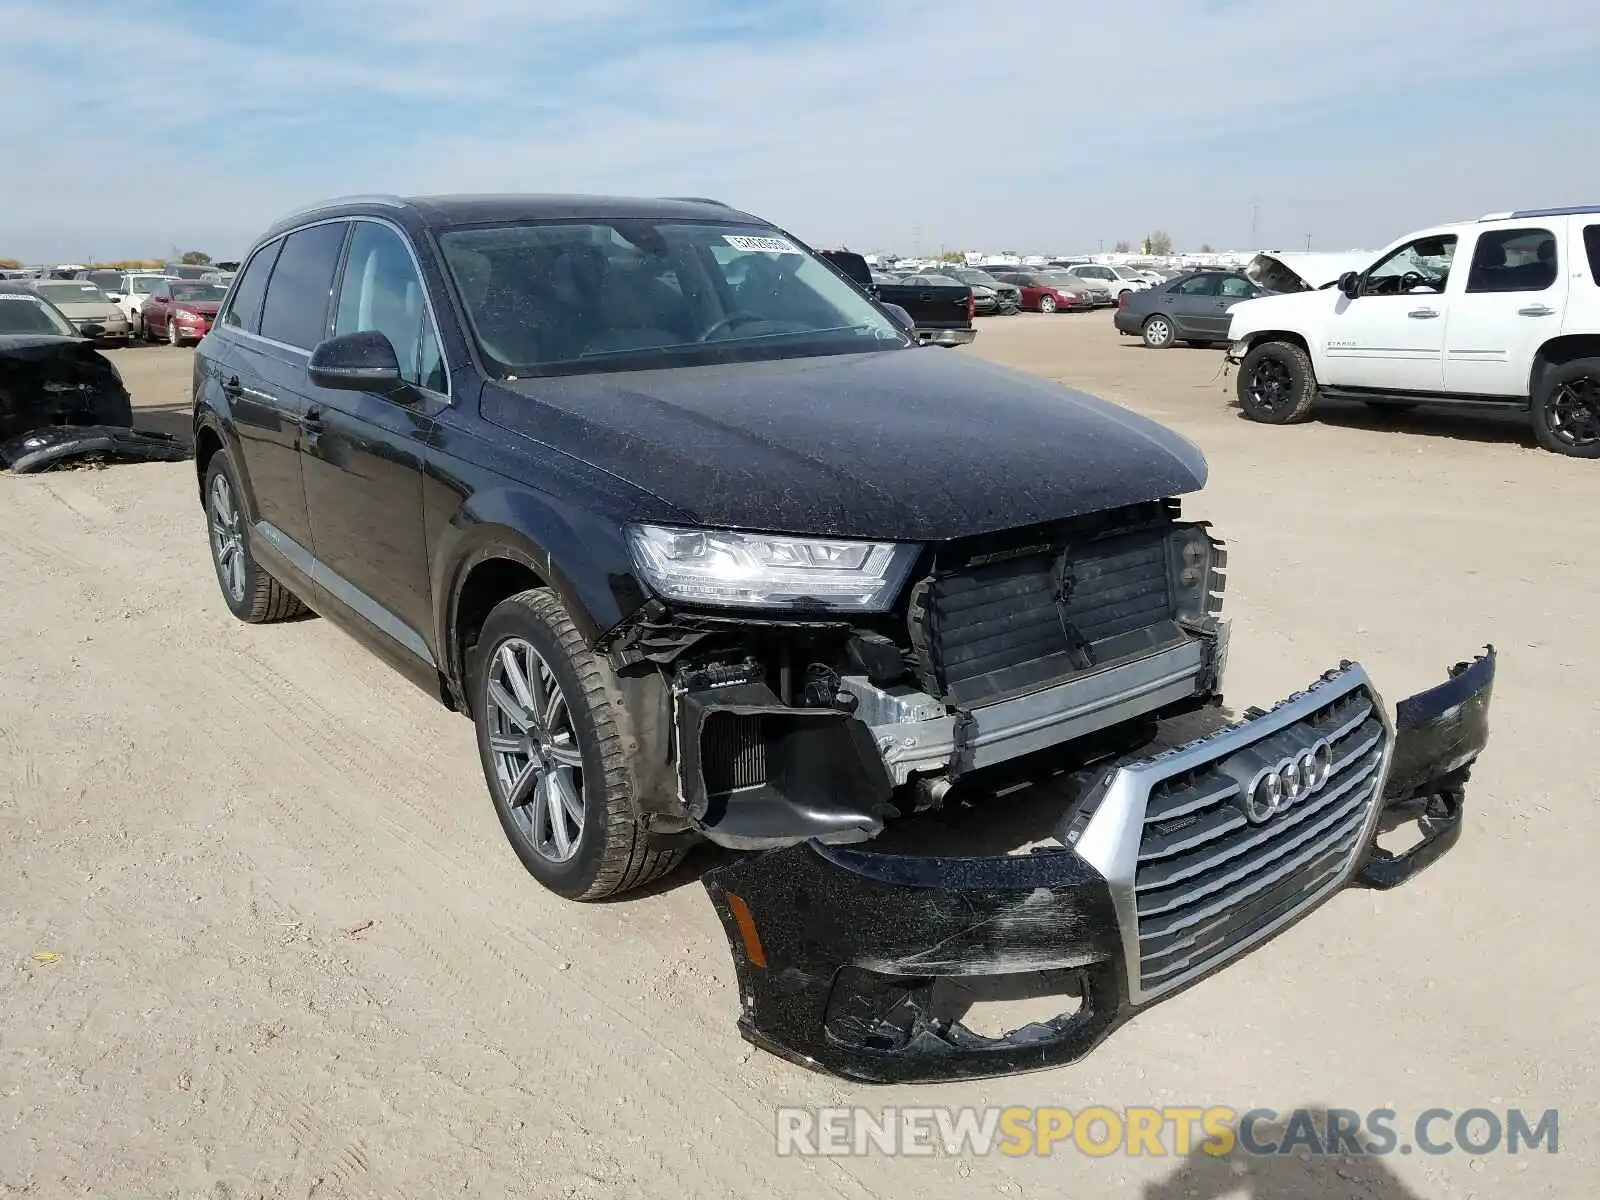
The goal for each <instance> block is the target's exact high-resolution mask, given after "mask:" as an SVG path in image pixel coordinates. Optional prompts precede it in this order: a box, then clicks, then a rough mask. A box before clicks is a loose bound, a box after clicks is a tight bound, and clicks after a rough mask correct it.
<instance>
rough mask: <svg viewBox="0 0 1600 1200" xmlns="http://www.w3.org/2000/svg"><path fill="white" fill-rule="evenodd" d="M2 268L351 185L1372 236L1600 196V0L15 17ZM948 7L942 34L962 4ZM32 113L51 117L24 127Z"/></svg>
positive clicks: (1, 179) (195, 244)
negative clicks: (1599, 144) (677, 197)
mask: <svg viewBox="0 0 1600 1200" xmlns="http://www.w3.org/2000/svg"><path fill="white" fill-rule="evenodd" d="M0 12H3V16H0V104H3V110H0V111H4V112H6V113H8V114H10V118H11V119H10V120H9V121H7V122H6V124H5V126H4V129H3V131H0V164H3V168H0V255H10V256H17V257H22V258H25V259H30V260H37V259H43V258H48V259H53V260H61V259H76V260H82V259H86V258H89V257H99V258H110V257H120V256H133V255H139V256H144V255H148V254H164V253H166V252H167V251H168V250H170V249H171V248H172V247H174V246H177V247H179V248H180V249H189V248H201V249H205V250H209V251H210V252H211V253H212V254H213V255H215V256H217V257H235V256H237V255H238V254H239V253H240V252H241V251H242V250H243V249H244V247H245V246H246V245H247V243H248V242H249V240H250V238H251V237H252V236H253V235H254V234H255V233H256V232H257V231H258V230H259V229H261V228H262V227H263V226H265V225H266V224H268V223H269V222H270V221H271V220H273V219H274V218H275V217H276V216H278V215H280V214H281V213H283V212H284V211H286V210H288V209H292V208H294V207H297V206H299V205H301V204H303V203H306V202H309V201H312V200H316V199H319V198H322V197H325V196H329V195H339V194H344V193H349V192H362V191H394V192H400V193H419V192H441V191H473V190H523V191H591V192H601V191H605V192H622V193H640V194H647V195H659V194H694V195H713V196H719V197H721V198H723V199H726V200H728V201H729V202H731V203H733V204H736V205H739V206H740V207H743V208H748V209H750V210H752V211H755V212H757V213H760V214H762V215H764V216H768V217H770V218H771V219H773V220H774V221H776V222H779V223H780V224H783V225H785V226H786V227H788V228H790V229H792V230H793V231H794V232H795V233H797V234H798V235H800V236H802V237H804V238H806V239H808V240H810V241H813V242H816V243H826V244H832V243H838V242H847V243H848V244H850V245H853V246H857V247H860V248H868V249H870V248H897V249H900V250H902V251H911V250H914V249H916V248H918V247H920V248H921V249H922V250H924V251H933V250H937V249H940V248H941V247H950V248H955V247H974V248H977V247H982V248H987V249H1001V248H1015V249H1023V250H1042V251H1056V250H1059V251H1069V250H1078V249H1088V250H1093V249H1096V248H1097V247H1098V246H1099V245H1100V244H1101V243H1102V242H1104V244H1105V245H1106V246H1107V247H1109V246H1110V245H1111V244H1112V243H1113V242H1114V241H1115V240H1117V239H1119V238H1127V239H1130V240H1136V239H1137V238H1138V237H1139V236H1140V235H1142V234H1143V233H1145V232H1147V231H1148V230H1150V229H1153V228H1164V229H1166V230H1168V231H1169V232H1171V233H1172V234H1173V236H1174V237H1175V238H1176V239H1177V241H1178V243H1179V245H1180V246H1183V247H1187V248H1198V247H1199V245H1200V244H1201V243H1203V242H1208V243H1211V244H1212V245H1215V246H1217V247H1218V248H1235V247H1239V248H1242V247H1244V246H1245V245H1246V243H1248V241H1249V239H1250V221H1251V208H1252V203H1253V202H1254V203H1256V204H1257V205H1258V206H1259V237H1258V241H1259V242H1260V243H1262V244H1263V245H1268V246H1274V245H1275V246H1301V245H1304V242H1305V237H1306V235H1307V234H1310V235H1311V236H1312V239H1313V245H1314V246H1315V247H1318V248H1322V249H1342V248H1349V247H1355V246H1362V247H1375V246H1379V245H1381V244H1383V243H1384V242H1386V241H1389V240H1391V239H1393V238H1394V237H1397V236H1399V235H1400V234H1402V233H1404V232H1406V231H1407V230H1408V229H1411V228H1415V227H1418V226H1422V225H1427V224H1431V223H1435V222H1438V221H1444V220H1449V219H1454V218H1459V217H1466V216H1475V215H1478V214H1480V213H1483V212H1488V211H1492V210H1496V209H1505V208H1515V207H1525V206H1534V205H1548V204H1562V203H1580V202H1595V201H1600V160H1597V159H1596V157H1595V155H1594V154H1593V153H1592V146H1593V144H1594V130H1595V117H1594V114H1595V112H1596V111H1597V109H1600V105H1597V101H1600V82H1597V81H1596V79H1597V77H1596V76H1595V75H1594V72H1593V69H1592V64H1593V63H1594V62H1595V61H1596V60H1597V56H1600V12H1597V11H1596V10H1594V9H1593V7H1592V3H1591V2H1588V0H1527V2H1523V3H1516V4H1506V3H1503V2H1501V3H1484V2H1480V0H1457V2H1455V3H1446V2H1444V0H1410V2H1408V3H1406V4H1404V5H1401V4H1395V3H1392V2H1389V0H1344V2H1343V3H1321V2H1317V0H1277V3H1265V2H1257V0H1226V2H1224V0H1213V2H1208V3H1202V2H1199V0H1141V3H1139V4H1119V5H1089V4H1082V3H1071V2H1069V0H1009V2H1008V3H1004V4H998V3H997V4H988V5H982V4H966V5H945V4H930V3H926V0H921V2H914V0H766V2H765V3H761V4H759V5H756V4H749V3H745V4H740V3H733V2H731V0H228V2H226V3H209V4H207V3H195V4H182V3H176V4H175V3H172V2H171V0H115V2H103V0H76V2H75V3H72V4H67V3H64V2H62V0H0ZM936 14H937V15H936ZM24 115H26V118H27V119H19V118H21V117H23V116H24Z"/></svg>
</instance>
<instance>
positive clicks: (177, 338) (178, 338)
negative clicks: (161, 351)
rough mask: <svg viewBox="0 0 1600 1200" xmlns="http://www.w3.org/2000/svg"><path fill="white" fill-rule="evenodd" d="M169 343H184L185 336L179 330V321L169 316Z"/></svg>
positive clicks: (173, 344)
mask: <svg viewBox="0 0 1600 1200" xmlns="http://www.w3.org/2000/svg"><path fill="white" fill-rule="evenodd" d="M167 345H169V346H181V345H183V336H182V335H181V334H180V333H179V332H178V323H177V322H176V321H174V320H173V319H172V318H171V317H168V318H167Z"/></svg>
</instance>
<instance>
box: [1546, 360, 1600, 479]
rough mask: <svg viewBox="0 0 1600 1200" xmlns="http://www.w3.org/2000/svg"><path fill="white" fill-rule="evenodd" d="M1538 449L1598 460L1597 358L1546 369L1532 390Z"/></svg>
mask: <svg viewBox="0 0 1600 1200" xmlns="http://www.w3.org/2000/svg"><path fill="white" fill-rule="evenodd" d="M1533 433H1534V436H1535V437H1536V438H1537V439H1538V441H1539V445H1540V446H1542V447H1544V449H1546V450H1549V451H1550V452H1551V453H1553V454H1564V455H1566V456H1567V457H1568V458H1600V358H1580V359H1577V360H1575V361H1573V362H1569V363H1563V364H1562V365H1561V366H1559V367H1546V368H1545V370H1544V371H1542V372H1541V373H1540V376H1539V381H1538V383H1537V384H1535V385H1534V390H1533Z"/></svg>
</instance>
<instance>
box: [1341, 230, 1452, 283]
mask: <svg viewBox="0 0 1600 1200" xmlns="http://www.w3.org/2000/svg"><path fill="white" fill-rule="evenodd" d="M1455 256H1456V235H1455V234H1453V233H1447V234H1441V235H1439V236H1437V237H1424V238H1417V239H1416V240H1414V241H1410V242H1407V243H1406V244H1405V245H1404V246H1401V247H1399V248H1397V249H1395V250H1393V251H1391V252H1390V253H1389V254H1387V255H1385V256H1384V257H1383V258H1382V259H1381V260H1380V261H1379V262H1378V263H1377V264H1376V265H1375V266H1373V268H1372V269H1371V270H1369V271H1368V272H1367V275H1366V279H1365V280H1364V281H1363V283H1362V287H1361V294H1362V295H1363V296H1403V295H1407V294H1409V293H1412V292H1430V293H1433V294H1435V295H1437V294H1438V293H1440V292H1443V291H1444V289H1445V285H1446V284H1448V283H1449V282H1450V267H1451V265H1452V264H1453V263H1454V261H1455Z"/></svg>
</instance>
